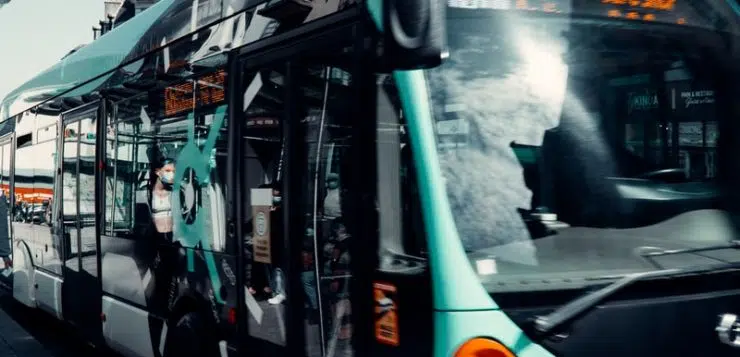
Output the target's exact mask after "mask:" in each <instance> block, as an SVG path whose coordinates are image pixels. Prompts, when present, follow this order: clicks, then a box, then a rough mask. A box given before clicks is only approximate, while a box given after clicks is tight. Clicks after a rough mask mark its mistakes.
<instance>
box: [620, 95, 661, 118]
mask: <svg viewBox="0 0 740 357" xmlns="http://www.w3.org/2000/svg"><path fill="white" fill-rule="evenodd" d="M657 107H658V95H657V94H656V93H655V92H654V91H651V90H644V91H639V92H630V93H628V94H627V109H628V112H630V113H631V112H633V111H641V110H651V109H655V108H657Z"/></svg>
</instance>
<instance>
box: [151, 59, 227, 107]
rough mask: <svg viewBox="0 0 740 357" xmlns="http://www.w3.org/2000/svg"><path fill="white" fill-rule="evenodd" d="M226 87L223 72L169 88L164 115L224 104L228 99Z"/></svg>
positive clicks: (167, 89) (166, 90) (165, 99)
mask: <svg viewBox="0 0 740 357" xmlns="http://www.w3.org/2000/svg"><path fill="white" fill-rule="evenodd" d="M196 83H197V89H198V90H197V91H196V90H195V87H196ZM225 86H226V72H225V71H223V70H220V71H218V72H214V73H210V74H207V75H204V76H201V77H198V78H196V79H194V80H189V81H187V82H184V83H180V84H176V85H173V86H169V87H167V88H165V90H164V115H165V116H171V115H176V114H180V113H184V112H189V111H192V110H193V109H195V108H196V107H200V106H204V105H211V104H217V103H220V102H223V101H224V100H225V99H226V92H225V91H224V87H225Z"/></svg>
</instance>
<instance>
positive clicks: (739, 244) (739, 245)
mask: <svg viewBox="0 0 740 357" xmlns="http://www.w3.org/2000/svg"><path fill="white" fill-rule="evenodd" d="M722 249H740V240H731V241H729V242H727V243H721V244H715V245H710V246H707V247H699V248H685V249H670V250H659V251H654V252H640V253H638V254H639V255H640V256H641V257H643V258H645V259H646V260H647V261H649V262H650V263H651V264H653V265H654V266H655V267H657V268H659V269H661V268H662V267H661V266H660V265H659V264H658V263H657V262H656V261H655V260H653V258H654V257H662V256H666V255H674V254H683V253H700V252H708V251H712V250H722ZM702 256H703V255H702ZM707 258H710V259H714V260H720V259H716V258H711V257H707Z"/></svg>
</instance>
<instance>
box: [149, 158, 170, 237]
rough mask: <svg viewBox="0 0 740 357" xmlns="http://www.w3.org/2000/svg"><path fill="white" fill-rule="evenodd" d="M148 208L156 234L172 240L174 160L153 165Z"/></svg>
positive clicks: (166, 160) (164, 160) (165, 160)
mask: <svg viewBox="0 0 740 357" xmlns="http://www.w3.org/2000/svg"><path fill="white" fill-rule="evenodd" d="M152 178H153V181H154V182H153V184H152V186H151V187H152V189H151V197H150V198H151V201H150V205H151V206H150V207H151V210H152V221H153V223H154V227H155V228H156V230H157V232H158V233H161V234H162V235H163V236H164V238H165V239H167V240H171V239H172V226H173V222H172V185H173V184H174V182H175V160H172V159H167V158H165V159H163V160H161V161H160V163H158V164H157V165H155V169H154V175H153V177H152Z"/></svg>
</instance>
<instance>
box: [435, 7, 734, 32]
mask: <svg viewBox="0 0 740 357" xmlns="http://www.w3.org/2000/svg"><path fill="white" fill-rule="evenodd" d="M447 4H448V6H449V7H451V8H458V9H490V10H509V11H517V10H518V11H534V12H544V13H554V14H567V15H586V16H604V17H612V18H619V19H625V20H636V21H641V22H660V23H669V24H678V25H692V26H697V27H705V28H717V29H724V27H725V26H726V25H723V23H724V22H727V21H728V20H732V21H734V20H733V19H734V16H735V15H734V12H733V10H732V9H731V8H730V7H729V6H728V5H727V3H726V2H723V1H715V0H704V1H698V2H692V1H686V0H447Z"/></svg>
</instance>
